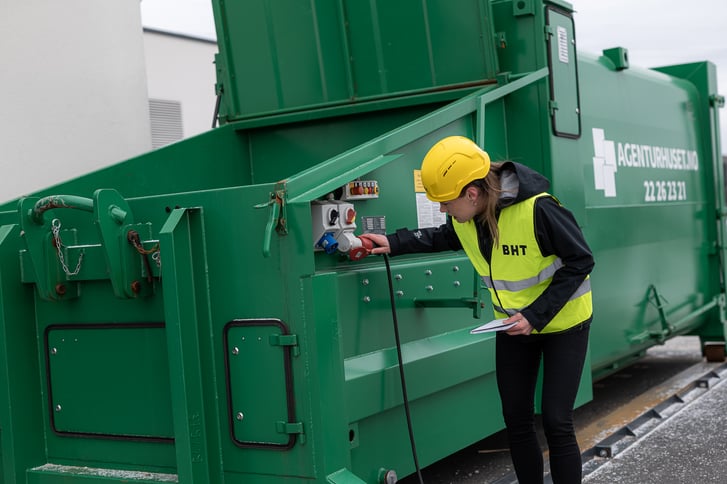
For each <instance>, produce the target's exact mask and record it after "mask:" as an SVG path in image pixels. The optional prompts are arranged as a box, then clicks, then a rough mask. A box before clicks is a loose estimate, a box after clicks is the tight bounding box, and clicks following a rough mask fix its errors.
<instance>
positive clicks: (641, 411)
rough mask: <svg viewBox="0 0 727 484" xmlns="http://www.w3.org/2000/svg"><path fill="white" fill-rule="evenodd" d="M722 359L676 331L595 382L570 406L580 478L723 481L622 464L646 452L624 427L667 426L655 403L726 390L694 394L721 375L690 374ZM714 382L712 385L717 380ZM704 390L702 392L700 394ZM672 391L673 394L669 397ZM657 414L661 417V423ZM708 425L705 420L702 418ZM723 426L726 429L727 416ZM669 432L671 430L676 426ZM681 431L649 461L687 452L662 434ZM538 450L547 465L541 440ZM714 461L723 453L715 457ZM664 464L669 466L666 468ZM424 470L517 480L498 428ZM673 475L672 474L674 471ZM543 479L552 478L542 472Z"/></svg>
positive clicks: (502, 483) (494, 481)
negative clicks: (588, 395) (710, 357)
mask: <svg viewBox="0 0 727 484" xmlns="http://www.w3.org/2000/svg"><path fill="white" fill-rule="evenodd" d="M720 365H723V364H721V363H710V362H707V361H706V360H705V358H704V357H703V356H702V353H701V348H700V343H699V339H698V338H697V337H691V336H689V337H677V338H673V339H671V340H669V341H667V342H666V343H665V344H664V345H660V346H656V347H653V348H651V349H649V350H648V351H647V353H646V355H645V356H644V357H643V358H641V359H640V360H638V361H637V362H636V363H634V364H632V365H630V366H628V367H625V368H623V369H621V370H620V371H618V372H616V373H614V374H612V375H610V376H608V377H606V378H604V379H602V380H600V381H597V382H596V383H594V388H593V392H594V398H593V400H592V401H591V402H589V403H587V404H585V405H583V406H581V407H579V408H577V409H576V411H575V424H576V431H577V434H578V440H579V445H580V447H581V450H582V451H583V452H584V481H583V482H584V483H593V484H596V483H606V482H608V483H609V484H613V483H633V484H647V483H650V482H655V483H657V482H658V483H659V484H671V483H674V484H677V483H692V482H700V483H711V482H720V483H725V482H727V478H724V476H720V479H722V480H709V478H705V477H704V476H703V475H701V474H700V475H699V479H696V477H695V479H696V480H694V479H691V480H685V481H679V480H669V478H670V477H669V476H678V474H676V473H674V472H673V470H671V469H670V467H669V466H664V471H663V473H664V475H662V474H656V473H654V474H653V476H657V475H658V476H659V480H644V479H647V478H650V477H651V476H652V474H649V473H648V472H646V473H645V474H644V473H642V474H638V475H637V474H635V473H634V471H629V470H628V469H629V467H628V465H627V459H628V456H629V455H631V456H634V457H633V459H634V460H635V461H637V462H638V461H639V460H642V461H643V459H644V458H645V456H644V455H643V454H640V453H639V452H638V451H637V450H635V449H638V448H639V446H640V445H641V444H640V441H641V439H640V438H639V439H637V438H634V436H624V435H622V434H624V433H625V434H628V433H629V429H630V428H631V427H634V425H636V424H638V425H639V426H640V430H639V431H640V432H642V433H649V434H650V433H652V432H655V430H656V428H659V427H663V428H664V429H669V427H667V426H666V425H665V423H666V420H670V419H660V418H658V417H657V418H652V417H653V415H654V412H655V411H654V408H656V409H657V411H656V413H657V414H658V413H659V411H661V412H665V413H669V412H671V413H673V414H675V415H674V416H676V415H678V414H684V415H690V414H691V411H690V410H689V409H690V408H695V409H696V408H697V407H692V405H696V404H697V403H698V401H704V402H712V401H719V400H720V397H722V395H721V393H722V391H724V392H727V385H722V386H723V387H724V388H725V389H724V390H720V391H719V392H714V393H712V395H714V396H710V397H709V398H708V399H704V398H697V397H700V395H701V393H704V392H703V390H706V389H709V387H710V385H718V384H719V383H720V382H721V381H720V378H719V377H716V378H713V379H712V380H713V381H712V382H709V383H707V384H706V386H707V388H699V385H702V383H695V382H700V381H702V380H704V378H703V377H704V375H708V374H710V372H713V371H714V370H715V369H717V368H720ZM725 372H727V370H725ZM725 377H727V375H725ZM716 388H717V386H715V389H716ZM720 388H721V387H720ZM690 389H693V390H690ZM710 393H711V392H706V393H704V394H705V396H706V395H707V394H710ZM675 395H677V396H676V397H675ZM678 395H682V396H684V395H687V399H694V401H693V402H690V401H686V402H685V401H681V402H680V401H679V400H683V399H681V398H680V397H679V396H678ZM715 411H718V410H715ZM694 413H701V414H702V415H703V416H704V415H709V412H708V411H705V410H701V409H699V410H695V411H694ZM723 413H724V412H723ZM661 420H664V422H663V423H662V422H661ZM674 422H676V420H674ZM674 425H676V424H674ZM684 425H686V424H684ZM707 425H710V423H709V422H707ZM724 430H727V424H726V425H725V427H724ZM539 432H540V436H541V442H542V443H543V446H544V442H545V439H544V437H543V436H542V430H540V429H539ZM664 432H666V430H664ZM673 432H677V434H674V433H673ZM680 432H685V430H684V428H682V427H675V429H674V430H673V431H672V434H671V435H672V438H671V439H669V438H667V437H664V439H665V440H661V441H659V444H658V445H661V446H662V447H661V448H660V449H654V450H652V451H651V452H654V454H653V455H651V456H649V457H648V460H647V462H652V461H658V460H659V459H665V457H664V456H669V457H668V460H669V461H670V462H671V461H673V462H676V459H672V457H671V454H672V453H674V454H676V455H682V454H685V453H686V449H689V448H692V447H689V445H686V444H685V447H683V448H680V447H679V446H677V445H676V444H675V445H671V444H667V443H666V442H667V441H668V442H672V441H674V442H677V441H678V440H679V438H678V437H677V436H678V435H680V434H679V433H680ZM694 432H696V433H697V435H698V434H700V433H704V429H695V430H694ZM721 435H724V432H721ZM725 445H727V444H724V445H721V446H720V445H716V444H714V443H713V446H714V447H713V448H716V449H721V450H722V454H723V455H724V456H727V452H725V451H724V450H725ZM544 452H545V454H546V457H545V462H546V468H547V449H546V448H545V446H544ZM599 452H600V453H601V454H603V455H607V454H609V453H613V455H607V456H606V457H604V456H599V455H598V453H599ZM702 452H703V453H704V455H705V456H706V459H712V458H713V457H712V454H711V453H707V452H706V451H704V450H702ZM658 456H661V457H658ZM725 459H727V457H725ZM715 462H723V461H718V460H715ZM683 467H684V466H683ZM684 468H686V467H684ZM722 468H723V469H727V464H724V465H723V467H722ZM609 469H614V470H613V471H611V470H609ZM610 472H614V473H619V474H618V475H616V474H614V475H613V476H612V475H611V474H609V473H610ZM629 472H631V474H629ZM670 472H671V474H669V473H670ZM422 478H423V480H424V483H425V484H483V483H486V484H490V483H491V484H510V483H513V484H514V483H516V482H517V480H516V479H515V477H514V473H513V469H512V463H511V461H510V454H509V451H508V449H507V441H506V437H505V433H504V431H502V432H498V433H496V434H494V435H492V436H489V437H487V438H485V439H483V440H481V441H479V442H477V443H475V444H473V445H471V446H469V447H467V448H465V449H462V450H461V451H460V452H457V453H455V454H453V455H450V456H448V457H446V458H444V459H442V460H440V461H438V462H435V463H434V464H432V465H430V466H427V467H425V468H424V469H422ZM674 478H675V479H677V477H674ZM616 479H622V480H616ZM418 482H419V481H418V479H417V476H416V475H411V476H407V477H405V478H403V479H400V480H399V483H401V484H418ZM545 482H546V483H547V482H550V479H549V477H548V476H547V475H546V480H545Z"/></svg>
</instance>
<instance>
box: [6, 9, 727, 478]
mask: <svg viewBox="0 0 727 484" xmlns="http://www.w3.org/2000/svg"><path fill="white" fill-rule="evenodd" d="M450 4H451V2H443V1H427V2H414V1H409V0H407V1H405V2H376V1H370V2H354V1H345V0H341V1H338V2H332V1H324V2H302V1H297V0H290V1H287V2H274V1H271V0H260V1H257V2H247V1H246V2H222V1H219V2H217V1H216V2H214V4H213V6H214V8H215V13H216V17H217V18H216V22H217V26H218V30H219V35H218V37H219V39H220V49H221V54H220V56H219V57H218V59H217V62H218V65H217V67H218V71H219V75H220V77H219V80H220V84H219V85H218V88H219V89H221V90H222V91H223V92H222V94H223V97H222V100H223V111H222V114H221V116H222V118H223V119H225V120H227V121H228V122H229V123H228V124H226V125H225V126H223V127H221V128H218V129H215V130H212V131H210V132H209V133H205V134H203V135H200V136H198V137H195V138H192V139H189V140H184V141H182V142H180V143H177V144H175V145H171V146H169V147H166V148H164V149H161V150H157V151H155V152H152V153H148V154H146V155H143V156H140V157H137V158H134V159H132V160H128V161H126V162H123V163H119V164H118V165H115V166H113V167H109V168H106V169H103V170H99V171H98V172H95V173H90V174H87V175H84V176H82V177H79V178H77V179H74V180H70V181H68V182H66V183H62V184H60V185H58V186H56V187H51V188H48V189H45V190H42V191H41V192H39V193H37V194H34V195H33V196H32V197H29V198H25V199H23V200H21V201H20V202H19V203H18V202H16V203H11V204H6V205H4V206H3V207H0V209H1V210H2V212H0V330H1V332H2V336H3V337H2V338H0V340H1V341H0V383H1V384H2V385H0V387H2V388H0V403H1V404H2V405H0V427H1V428H2V433H1V434H0V445H1V446H2V447H1V449H0V458H1V459H2V466H0V470H1V471H2V473H3V474H2V477H3V479H2V480H3V482H26V481H27V482H29V483H34V484H55V483H60V482H71V483H74V484H75V483H77V482H78V483H80V482H99V483H101V482H115V483H121V482H135V481H137V480H140V479H139V475H140V474H134V473H135V472H136V473H142V474H143V476H144V480H145V481H146V482H170V481H175V480H177V481H179V482H184V483H198V484H212V483H218V482H223V481H224V482H228V483H242V482H244V483H246V484H268V483H271V484H272V483H281V482H283V483H285V482H290V483H294V482H301V481H308V482H319V483H331V482H340V483H344V482H346V483H350V482H370V483H375V482H381V479H382V476H383V472H382V470H383V471H386V470H395V471H396V472H397V473H398V474H399V476H403V475H406V474H409V473H411V472H413V471H414V465H413V461H412V458H411V452H410V449H409V447H408V446H409V443H408V439H407V434H408V432H407V428H406V422H405V419H404V408H403V403H404V402H403V392H402V389H401V386H400V383H399V378H398V376H399V375H398V370H399V368H398V361H397V358H396V353H397V352H396V347H395V342H394V334H393V328H392V320H391V318H392V308H391V305H390V297H389V287H388V278H387V274H386V272H385V268H384V265H383V263H382V262H383V261H382V260H381V258H378V257H368V258H366V259H363V260H361V261H356V262H354V261H351V260H349V258H347V257H346V256H345V255H344V254H331V255H329V254H326V253H324V252H323V251H320V250H315V249H314V241H315V240H314V235H315V234H314V224H315V221H314V217H313V210H314V205H317V204H318V203H319V202H325V201H326V200H328V199H329V198H330V197H333V198H336V197H340V192H341V187H343V186H344V185H346V184H347V183H348V182H350V181H354V180H358V181H360V180H374V181H376V182H378V187H379V193H378V196H377V197H371V198H366V199H355V200H352V201H351V203H352V204H353V205H354V206H355V211H356V212H357V214H356V217H355V220H356V223H357V224H358V223H359V222H362V221H363V219H365V218H368V219H370V220H373V219H376V220H377V221H378V222H380V223H383V224H384V225H385V227H381V228H385V229H386V230H387V231H388V232H391V231H393V230H395V229H396V228H399V227H404V226H408V227H410V228H413V227H414V226H415V225H416V224H417V223H418V219H419V215H420V210H421V207H420V206H419V204H421V203H422V198H423V197H422V195H421V194H418V193H417V192H416V184H415V177H414V173H415V170H416V169H418V168H419V167H420V163H421V159H422V157H423V156H424V154H425V153H426V152H427V150H428V149H429V148H430V147H431V145H432V144H433V143H434V142H435V141H436V140H438V139H439V138H441V137H444V136H447V135H455V134H459V135H465V136H470V137H472V138H474V139H476V140H477V141H478V142H479V143H480V144H481V145H482V146H484V147H485V149H486V150H487V151H488V152H489V153H490V155H491V157H492V158H493V159H494V160H497V161H499V160H503V159H514V160H516V161H519V162H522V163H525V164H527V165H528V166H531V167H533V168H535V169H538V170H540V171H541V172H543V173H544V174H546V175H547V176H549V177H550V178H552V181H553V186H552V190H553V193H554V194H555V195H556V196H558V197H559V199H561V200H563V201H564V202H565V204H566V206H567V207H568V208H570V209H571V210H572V211H573V212H574V213H575V214H576V216H577V218H578V220H579V221H580V222H581V223H583V224H584V233H585V234H586V237H587V238H588V241H589V243H590V244H591V246H592V248H593V249H594V253H595V256H596V264H597V265H596V271H595V272H594V274H593V277H592V285H593V288H594V301H595V302H594V304H595V306H596V309H595V320H594V323H593V326H592V333H591V334H592V344H591V347H590V352H589V355H588V361H587V368H586V372H585V373H584V378H583V381H582V387H581V391H580V392H579V397H578V402H579V403H583V402H585V401H587V400H588V399H589V398H591V389H590V383H591V381H592V378H597V377H598V376H600V375H602V374H605V373H607V372H608V371H611V370H613V368H615V367H617V366H618V365H621V364H624V363H626V362H630V361H633V359H634V358H636V357H638V356H639V355H640V354H642V353H643V352H644V351H645V350H646V349H647V348H648V347H649V346H651V345H654V344H658V343H660V342H662V341H663V340H664V339H665V338H668V337H670V336H672V335H675V334H682V333H686V332H699V333H700V334H701V335H703V336H706V335H709V336H710V337H720V338H722V337H723V333H722V332H721V330H722V322H723V321H720V316H721V318H722V319H724V293H723V289H722V288H721V286H720V268H719V267H720V263H722V262H721V260H720V254H722V255H724V250H725V249H724V243H723V242H722V241H723V240H724V233H723V232H724V228H723V222H721V223H720V225H719V226H717V224H716V223H715V214H717V216H718V217H722V216H724V201H723V198H718V197H716V195H715V190H716V188H715V187H716V186H722V184H723V182H724V180H723V173H722V172H720V171H719V170H716V169H714V168H713V167H714V166H718V164H717V162H716V161H715V160H714V159H713V158H714V154H715V153H719V147H718V145H716V148H715V140H714V133H715V132H716V131H715V122H716V121H715V120H716V116H715V114H714V111H715V109H716V107H715V105H716V104H717V98H715V97H714V96H715V92H714V87H715V85H716V83H715V80H714V70H713V68H710V66H709V65H707V64H701V63H700V64H696V65H688V66H681V67H679V66H677V67H674V68H667V69H662V70H661V71H662V72H654V71H647V70H637V69H622V70H620V71H615V70H614V65H613V63H612V62H611V61H610V60H609V59H606V58H603V59H595V58H591V57H588V56H580V55H579V57H578V60H577V68H576V69H574V66H573V65H572V64H570V63H569V64H568V65H567V66H561V65H558V62H560V60H559V59H558V60H555V61H554V59H553V57H554V56H557V54H558V51H557V50H553V49H556V44H557V42H556V44H553V43H552V42H551V43H550V44H548V36H547V32H548V31H547V29H546V24H547V23H548V22H547V20H548V19H547V17H548V15H550V16H551V18H552V17H557V19H556V20H557V21H555V22H551V26H550V27H549V28H551V30H552V28H553V26H555V28H556V31H557V26H561V25H562V26H564V28H566V30H567V31H568V29H571V31H569V32H570V33H567V35H566V38H568V36H572V26H571V24H570V13H571V11H572V8H571V7H570V5H569V4H567V3H566V2H563V1H546V2H543V1H538V0H524V1H515V2H513V1H509V0H494V1H493V2H481V1H474V0H473V1H467V2H463V4H462V5H463V6H462V8H457V9H453V8H451V5H450ZM553 8H555V10H552V9H553ZM549 10H551V11H550V12H548V11H549ZM556 10H557V12H556ZM490 12H492V14H490ZM569 49H570V47H569ZM463 51H464V52H467V53H468V59H469V60H470V61H472V62H469V61H468V62H461V61H460V59H461V53H462V52H463ZM569 53H570V50H569ZM549 55H550V57H551V59H550V61H551V62H550V64H549ZM573 59H575V57H573ZM569 60H570V58H569ZM553 64H555V65H553ZM563 64H564V63H563ZM498 66H499V67H498ZM560 68H563V69H560ZM408 70H410V71H411V73H409V72H408ZM576 73H577V74H578V76H577V78H576V77H575V74H576ZM462 83H465V85H462ZM574 85H575V87H577V89H578V91H579V93H580V108H581V111H582V112H581V120H580V122H581V123H582V127H583V129H582V136H581V137H580V138H577V139H576V138H575V133H576V118H575V117H573V115H572V114H573V112H574V110H572V111H573V112H570V111H571V108H573V107H574V106H575V107H578V104H577V102H578V98H577V97H574V92H573V91H572V87H573V86H574ZM553 93H555V94H553ZM710 99H711V100H712V101H710ZM634 100H637V101H638V102H635V101H634ZM551 101H556V102H557V103H558V106H562V105H567V106H568V109H567V110H566V115H565V116H564V117H562V118H561V117H560V114H561V113H558V110H555V111H554V110H553V109H552V108H553V107H554V105H553V104H552V103H551ZM561 101H562V103H563V104H561ZM573 103H576V104H573ZM710 103H711V104H710ZM553 112H555V113H556V114H557V120H556V131H561V130H562V132H563V133H565V134H568V135H569V136H570V137H564V136H558V135H557V133H554V131H553V125H552V119H551V114H552V113H553ZM232 121H235V122H232ZM627 144H628V145H629V148H626V145H627ZM633 146H649V147H654V146H656V147H660V148H664V147H665V148H667V149H677V150H684V153H685V157H684V159H685V160H687V162H689V160H691V159H693V157H694V153H696V157H697V159H698V160H699V169H698V170H691V169H673V167H672V168H668V169H664V168H663V167H659V166H656V167H652V166H634V163H633V158H632V159H631V161H627V160H626V158H625V157H626V156H633V153H634V148H633ZM611 147H613V149H614V153H615V154H614V155H613V156H611V155H610V154H608V155H606V154H605V153H606V151H607V150H608V152H609V153H610V149H611ZM627 152H628V153H629V155H626V153H627ZM620 153H624V155H623V157H622V158H623V161H622V162H619V156H621V155H620ZM669 153H671V151H669ZM686 153H688V154H686ZM670 156H671V155H670ZM675 156H676V155H675ZM612 161H613V164H612V163H611V162H612ZM629 163H630V164H629ZM685 166H686V167H687V168H688V167H689V166H691V165H689V164H687V165H685ZM609 169H610V170H611V171H609ZM713 170H714V171H713ZM607 174H610V175H613V178H606V175H607ZM610 175H609V176H610ZM649 181H651V182H653V183H654V187H657V186H661V185H662V184H663V186H664V187H665V188H666V192H665V195H664V197H665V198H666V199H660V197H662V195H663V194H662V193H661V192H660V191H658V190H657V191H655V192H653V193H654V196H655V197H656V200H650V199H648V198H647V196H650V193H651V192H648V191H647V190H648V189H649V188H650V186H651V185H650V184H649V183H648V182H649ZM645 182H646V183H645ZM670 182H671V184H670ZM669 187H674V188H676V189H677V191H676V195H674V196H676V198H677V199H676V200H674V199H670V195H669V193H670V192H669ZM680 188H684V189H685V193H686V196H687V198H686V199H680V198H679V191H678V190H679V189H680ZM99 189H101V190H99ZM614 190H615V193H613V191H614ZM314 202H315V203H314ZM428 208H429V209H430V210H433V211H436V207H428ZM54 220H58V221H60V222H61V224H62V227H61V228H60V230H59V232H58V237H55V236H54V234H53V228H54V222H53V221H54ZM675 220H677V221H678V222H677V223H675V222H674V221H675ZM362 225H363V224H361V225H359V226H358V227H357V229H356V233H360V230H361V226H362ZM134 234H136V235H134ZM136 237H138V238H136ZM720 237H721V239H720ZM57 238H60V239H61V241H62V242H63V245H62V246H61V251H60V254H61V255H62V256H63V258H64V261H65V262H66V265H67V266H68V265H70V266H71V268H72V267H74V261H77V260H79V259H80V258H81V254H83V260H82V264H81V265H80V268H79V271H78V273H75V274H73V273H71V272H72V271H67V270H64V269H63V267H62V265H63V264H62V263H61V260H60V257H59V251H58V248H57V247H56V246H54V245H53V241H54V240H55V239H57ZM720 244H721V245H720ZM665 254H666V256H667V257H668V258H669V263H668V264H665V263H664V257H665ZM722 259H723V258H722ZM69 263H70V264H69ZM391 268H392V272H393V274H392V276H393V283H392V285H393V291H394V304H395V308H396V311H397V318H398V322H399V328H400V336H401V342H402V345H401V351H402V357H403V360H404V371H405V374H406V377H407V382H408V395H409V399H410V402H409V403H410V405H411V410H412V417H413V424H414V434H415V439H416V443H417V449H418V452H419V460H420V463H421V464H422V465H428V464H430V463H432V462H434V461H436V460H438V459H441V458H442V457H444V456H446V455H448V454H450V453H452V452H455V451H457V450H459V449H461V448H463V447H465V446H467V445H470V444H472V443H473V442H476V441H478V440H480V439H482V438H483V437H485V436H487V435H490V434H492V433H494V432H497V431H499V430H501V429H502V428H503V422H502V417H501V409H500V402H499V398H498V397H497V386H496V382H495V373H494V371H495V368H494V338H493V337H492V335H478V336H473V335H471V334H469V329H470V328H472V327H474V326H475V325H478V324H479V323H481V322H482V321H481V319H483V318H488V317H489V315H491V314H492V308H491V305H490V304H489V300H488V297H487V293H486V291H485V290H484V289H483V288H482V287H481V283H480V281H479V280H478V278H477V277H476V275H475V273H474V270H473V269H472V267H471V265H470V264H469V263H468V261H467V259H466V257H465V256H464V255H463V254H459V253H451V254H450V253H440V254H412V255H408V256H403V257H397V258H394V259H393V260H392V261H391ZM135 288H136V289H135ZM251 321H253V322H265V324H261V325H257V324H248V323H249V322H251ZM99 322H104V323H106V324H107V326H108V327H101V326H99ZM150 322H163V323H164V326H163V327H161V326H154V327H153V328H150V327H148V325H149V324H150ZM231 322H232V323H231ZM242 322H247V323H242ZM270 322H274V323H273V324H267V323H270ZM282 322H284V326H281V325H282V324H283V323H282ZM145 325H146V326H145ZM46 334H47V335H48V338H49V340H48V341H49V343H51V342H52V346H51V345H50V344H44V339H43V337H44V335H46ZM243 338H244V340H243ZM76 339H78V341H76ZM140 339H143V340H144V345H141V344H140V343H139V342H138V340H140ZM137 347H138V348H137ZM162 347H164V351H161V348H162ZM52 348H56V350H57V351H56V353H55V354H52V351H51V350H52ZM106 348H108V352H105V351H103V349H106ZM137 353H138V355H139V356H136V355H137ZM163 354H165V355H166V356H162V355H163ZM132 355H133V356H132ZM55 357H59V358H55ZM66 357H69V358H70V359H63V358H66ZM162 360H163V361H162ZM109 370H110V371H109ZM165 374H166V375H167V380H166V381H164V378H163V375H165ZM132 380H133V381H132ZM142 384H143V385H144V386H145V387H153V388H151V389H150V390H148V391H147V392H146V393H145V394H144V395H142V397H139V399H137V397H135V396H132V395H130V393H132V391H133V390H136V388H137V387H136V385H142ZM100 390H102V391H100ZM59 395H60V397H59ZM57 398H62V399H63V402H60V404H61V410H60V411H59V412H56V411H55V407H54V404H55V403H56V402H55V400H56V399H57ZM65 401H68V402H71V410H72V409H73V408H74V406H75V408H76V413H74V414H70V413H63V412H64V411H65V410H68V406H67V405H66V404H65V403H64V402H65ZM140 402H147V404H148V405H144V408H142V409H141V410H136V413H138V414H139V418H138V419H136V420H134V419H135V418H136V416H134V417H132V416H130V413H133V410H132V409H133V408H134V407H133V405H139V403H140ZM130 405H131V407H130ZM97 407H102V408H108V409H111V410H112V412H111V413H114V414H119V415H114V416H112V417H109V416H108V415H106V414H103V413H99V412H92V410H95V409H96V408H97ZM124 412H127V413H124ZM157 413H158V414H161V415H162V417H160V418H159V419H158V421H157V420H154V419H153V418H152V417H151V415H153V414H157ZM238 414H241V419H238ZM125 422H126V423H128V425H126V424H125ZM56 427H57V428H56ZM150 429H153V430H150ZM74 432H75V434H73V433H74ZM104 432H108V433H113V434H114V436H115V437H117V438H113V439H111V438H106V437H108V436H106V437H104V436H102V435H99V434H100V433H104ZM77 434H82V435H77ZM138 434H142V437H151V438H139V437H140V436H139V435H138ZM118 437H124V438H118ZM126 437H133V438H126ZM159 437H161V438H159ZM169 437H173V441H172V439H170V438H169Z"/></svg>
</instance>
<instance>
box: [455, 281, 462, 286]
mask: <svg viewBox="0 0 727 484" xmlns="http://www.w3.org/2000/svg"><path fill="white" fill-rule="evenodd" d="M461 285H462V283H461V282H459V281H454V287H459V286H461Z"/></svg>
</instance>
